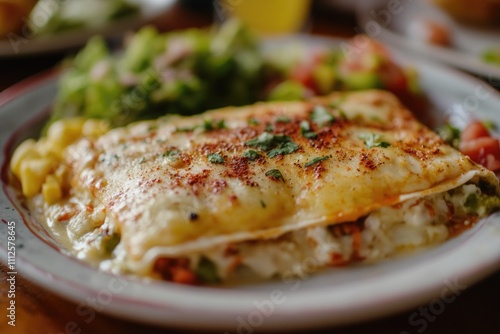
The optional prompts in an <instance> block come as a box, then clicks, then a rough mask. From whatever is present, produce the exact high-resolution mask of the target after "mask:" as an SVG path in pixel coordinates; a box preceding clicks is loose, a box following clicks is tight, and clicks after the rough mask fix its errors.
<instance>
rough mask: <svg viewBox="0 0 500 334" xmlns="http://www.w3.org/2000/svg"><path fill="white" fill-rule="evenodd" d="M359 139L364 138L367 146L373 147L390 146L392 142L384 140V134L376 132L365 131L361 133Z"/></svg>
mask: <svg viewBox="0 0 500 334" xmlns="http://www.w3.org/2000/svg"><path fill="white" fill-rule="evenodd" d="M358 138H359V139H361V140H363V142H364V143H365V145H366V148H372V147H383V148H386V147H389V146H391V144H389V143H388V142H386V141H383V140H382V136H381V135H378V134H375V133H363V134H361V135H359V137H358Z"/></svg>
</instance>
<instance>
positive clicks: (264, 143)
mask: <svg viewBox="0 0 500 334" xmlns="http://www.w3.org/2000/svg"><path fill="white" fill-rule="evenodd" d="M245 146H250V147H255V148H258V149H259V150H261V151H265V152H268V153H267V155H268V156H269V157H270V158H274V157H275V156H278V155H280V154H290V153H293V152H295V151H297V150H298V149H299V145H297V144H296V143H294V142H293V141H292V140H291V139H290V137H288V136H285V135H274V134H271V133H269V132H263V133H261V134H260V135H259V136H258V137H257V138H254V139H251V140H248V141H246V142H245Z"/></svg>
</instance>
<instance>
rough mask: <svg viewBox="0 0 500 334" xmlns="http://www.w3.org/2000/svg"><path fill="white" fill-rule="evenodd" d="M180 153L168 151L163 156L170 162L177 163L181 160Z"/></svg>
mask: <svg viewBox="0 0 500 334" xmlns="http://www.w3.org/2000/svg"><path fill="white" fill-rule="evenodd" d="M179 153H180V152H179V151H177V150H168V151H166V152H165V153H163V156H164V157H165V158H167V159H168V160H169V161H177V160H178V159H179Z"/></svg>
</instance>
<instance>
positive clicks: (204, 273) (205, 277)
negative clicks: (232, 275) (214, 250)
mask: <svg viewBox="0 0 500 334" xmlns="http://www.w3.org/2000/svg"><path fill="white" fill-rule="evenodd" d="M195 272H196V275H197V276H198V278H199V279H201V280H202V282H204V283H217V282H219V281H220V278H219V275H218V274H217V267H216V266H215V264H214V263H213V262H212V261H210V260H209V259H207V258H206V257H204V256H202V257H201V259H200V261H199V262H198V266H197V267H196V270H195Z"/></svg>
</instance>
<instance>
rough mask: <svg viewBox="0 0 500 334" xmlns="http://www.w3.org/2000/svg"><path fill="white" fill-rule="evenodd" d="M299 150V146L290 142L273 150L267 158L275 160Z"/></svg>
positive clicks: (268, 153)
mask: <svg viewBox="0 0 500 334" xmlns="http://www.w3.org/2000/svg"><path fill="white" fill-rule="evenodd" d="M298 149H299V145H297V144H295V143H294V142H293V141H289V142H286V143H280V144H278V146H277V147H276V148H273V149H272V150H271V151H269V152H267V156H268V157H269V158H274V157H276V156H278V155H285V154H291V153H293V152H295V151H297V150H298Z"/></svg>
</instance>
